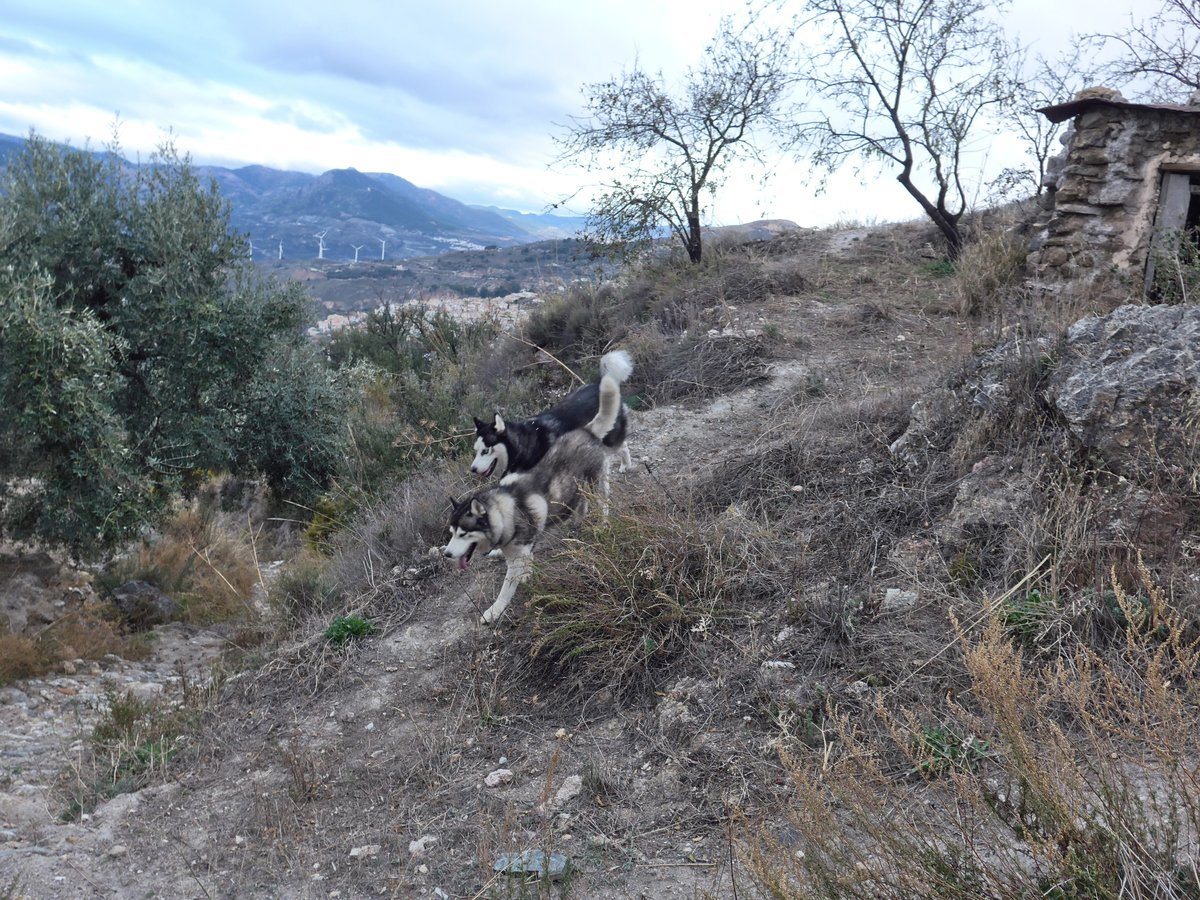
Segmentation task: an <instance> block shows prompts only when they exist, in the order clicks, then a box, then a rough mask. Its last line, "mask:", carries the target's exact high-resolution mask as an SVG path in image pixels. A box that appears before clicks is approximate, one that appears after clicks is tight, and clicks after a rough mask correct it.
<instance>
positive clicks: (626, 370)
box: [600, 350, 633, 384]
mask: <svg viewBox="0 0 1200 900" xmlns="http://www.w3.org/2000/svg"><path fill="white" fill-rule="evenodd" d="M632 374H633V357H632V356H630V355H629V354H628V353H626V352H625V351H624V350H613V351H612V352H611V353H605V354H604V355H603V356H602V357H600V377H601V378H611V379H612V380H613V381H615V382H616V383H617V384H621V383H622V382H624V381H625V380H626V379H628V378H629V376H630V375H632Z"/></svg>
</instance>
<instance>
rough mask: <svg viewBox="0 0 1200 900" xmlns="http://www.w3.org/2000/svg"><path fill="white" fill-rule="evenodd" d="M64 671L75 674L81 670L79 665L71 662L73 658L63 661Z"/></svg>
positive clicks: (67, 673) (64, 672) (66, 673)
mask: <svg viewBox="0 0 1200 900" xmlns="http://www.w3.org/2000/svg"><path fill="white" fill-rule="evenodd" d="M62 671H63V674H64V675H74V674H75V673H76V672H78V671H79V667H78V666H76V665H75V663H73V662H71V660H69V659H64V660H63V661H62Z"/></svg>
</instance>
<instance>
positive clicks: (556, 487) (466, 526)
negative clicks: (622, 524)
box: [442, 375, 621, 625]
mask: <svg viewBox="0 0 1200 900" xmlns="http://www.w3.org/2000/svg"><path fill="white" fill-rule="evenodd" d="M597 393H598V408H597V410H596V414H595V415H594V416H593V418H592V420H591V421H590V422H588V423H587V424H586V425H585V426H584V427H582V428H576V429H575V430H573V431H569V432H567V433H566V434H563V435H562V436H560V437H559V438H558V440H556V441H555V442H554V443H553V444H552V445H551V446H550V448H549V449H548V450H547V451H546V453H545V455H544V456H543V457H542V458H541V460H540V461H539V462H538V463H537V465H535V466H534V467H533V468H532V469H530V470H529V471H527V472H523V473H516V474H509V475H506V476H505V477H504V478H503V479H501V481H500V483H499V484H496V485H494V486H492V487H488V488H484V489H483V490H481V491H476V492H475V493H474V494H471V495H470V496H469V497H467V498H465V499H463V500H461V501H459V502H457V503H455V504H454V509H453V511H452V512H451V514H450V540H449V542H448V543H447V544H446V546H445V547H444V548H443V549H442V555H443V556H445V557H446V558H447V559H453V560H455V561H456V562H457V563H458V567H459V569H465V568H466V567H467V564H468V563H469V562H470V561H471V557H472V556H474V555H475V553H476V551H482V552H484V553H487V552H489V551H491V550H500V551H501V552H502V553H503V554H504V558H505V561H506V562H507V564H508V566H507V570H506V571H505V574H504V584H503V585H502V586H501V588H500V593H499V595H497V597H496V601H495V602H494V603H493V604H492V605H491V606H490V607H488V609H487V610H486V611H485V612H484V614H483V622H484V624H487V625H490V624H492V623H493V622H495V621H497V620H498V619H499V618H500V616H502V615H503V614H504V611H505V610H506V609H508V605H509V603H511V602H512V598H513V596H514V595H515V594H516V592H517V586H518V585H520V584H521V582H522V581H524V580H525V579H526V578H527V577H529V572H530V565H531V559H532V555H533V544H534V542H535V541H536V540H537V539H538V537H539V536H540V535H541V534H542V532H543V531H545V530H546V528H547V527H548V526H550V525H555V524H558V523H560V522H564V521H566V520H567V519H569V518H571V516H573V515H574V514H575V513H576V512H577V511H579V510H580V509H582V508H583V507H585V506H586V498H585V496H584V493H583V488H584V487H585V486H587V485H589V484H597V483H599V482H601V480H602V479H603V478H604V476H605V474H606V472H607V469H608V453H609V451H608V448H607V447H606V446H605V444H604V438H605V437H606V436H607V435H608V434H609V433H611V432H612V430H613V428H614V427H615V426H616V423H617V419H618V417H619V414H620V412H621V389H620V385H619V383H618V381H617V380H616V379H615V378H613V377H612V376H611V375H605V376H604V377H602V378H601V379H600V384H599V387H598V389H597ZM606 512H607V510H606Z"/></svg>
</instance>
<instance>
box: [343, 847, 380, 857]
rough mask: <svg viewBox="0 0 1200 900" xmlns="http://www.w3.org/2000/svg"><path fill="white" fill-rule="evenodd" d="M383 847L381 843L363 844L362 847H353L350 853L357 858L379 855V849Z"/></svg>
mask: <svg viewBox="0 0 1200 900" xmlns="http://www.w3.org/2000/svg"><path fill="white" fill-rule="evenodd" d="M382 849H383V848H382V847H381V846H380V845H379V844H363V845H362V846H361V847H353V848H351V850H350V855H351V856H352V857H356V858H366V857H370V856H378V855H379V851H380V850H382Z"/></svg>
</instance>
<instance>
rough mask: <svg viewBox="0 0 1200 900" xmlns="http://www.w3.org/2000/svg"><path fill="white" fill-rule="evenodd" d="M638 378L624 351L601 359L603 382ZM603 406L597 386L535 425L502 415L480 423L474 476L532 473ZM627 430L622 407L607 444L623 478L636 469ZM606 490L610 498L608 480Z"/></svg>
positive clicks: (536, 419) (573, 394)
mask: <svg viewBox="0 0 1200 900" xmlns="http://www.w3.org/2000/svg"><path fill="white" fill-rule="evenodd" d="M632 374H633V360H632V359H631V358H630V357H629V354H628V353H626V352H625V351H624V350H614V351H612V352H611V353H605V354H604V356H602V357H600V379H601V381H603V379H605V378H611V379H612V380H613V381H615V382H616V383H617V384H618V385H619V384H622V383H623V382H624V381H625V380H626V379H628V378H629V376H630V375H632ZM599 405H600V381H595V382H592V383H591V384H585V385H584V386H583V387H581V388H579V390H577V391H572V392H571V393H570V394H567V396H566V397H564V398H563V399H562V400H560V401H559V402H558V403H556V404H555V405H554V406H552V407H550V408H549V409H547V410H545V411H543V412H540V413H538V414H537V415H536V416H534V417H533V418H532V419H525V420H523V421H520V422H505V421H504V419H503V417H501V415H500V413H496V418H495V419H493V420H492V421H491V422H485V421H483V420H482V419H476V420H475V459H474V460H472V461H471V471H472V472H474V473H475V474H476V475H482V476H483V477H484V478H487V477H488V476H489V475H509V474H512V473H514V472H515V473H520V472H528V471H529V470H530V469H532V468H533V467H534V466H536V465H537V464H538V460H540V459H541V458H542V457H543V456H545V455H546V452H547V451H548V450H549V449H550V448H551V447H552V446H553V445H554V442H555V441H556V440H558V439H559V437H561V436H562V435H564V434H566V433H567V432H569V431H575V430H576V429H578V428H582V427H583V426H584V425H585V424H587V422H588V421H590V420H591V419H592V417H593V416H595V415H596V410H597V409H598V408H599ZM626 427H627V422H626V410H625V407H624V406H622V407H621V408H620V410H619V411H618V413H617V421H616V424H615V425H614V426H613V428H612V430H611V431H610V432H609V433H608V434H607V435H606V436H605V438H604V445H605V446H606V447H608V448H609V450H610V451H611V452H614V453H616V452H619V453H620V454H621V468H620V471H622V472H624V471H625V470H626V469H627V468H629V465H630V458H629V448H628V447H627V446H625V431H626ZM600 487H601V491H602V493H605V494H607V492H608V491H607V487H608V486H607V475H606V476H605V478H604V479H602V480H601V485H600Z"/></svg>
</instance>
